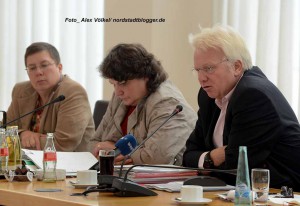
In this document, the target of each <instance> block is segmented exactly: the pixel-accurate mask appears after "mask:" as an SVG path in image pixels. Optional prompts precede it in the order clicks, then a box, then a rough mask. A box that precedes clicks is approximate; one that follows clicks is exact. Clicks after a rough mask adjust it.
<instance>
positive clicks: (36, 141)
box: [20, 131, 47, 150]
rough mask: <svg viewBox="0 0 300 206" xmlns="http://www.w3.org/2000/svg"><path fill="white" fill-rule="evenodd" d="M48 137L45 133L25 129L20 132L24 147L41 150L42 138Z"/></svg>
mask: <svg viewBox="0 0 300 206" xmlns="http://www.w3.org/2000/svg"><path fill="white" fill-rule="evenodd" d="M46 137H47V136H46V135H45V134H40V133H35V132H31V131H23V132H21V134H20V138H21V145H22V147H23V148H28V149H36V150H41V144H40V142H41V141H40V139H41V138H46Z"/></svg>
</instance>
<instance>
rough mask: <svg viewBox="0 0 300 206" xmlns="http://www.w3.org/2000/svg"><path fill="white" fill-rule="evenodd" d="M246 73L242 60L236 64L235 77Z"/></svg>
mask: <svg viewBox="0 0 300 206" xmlns="http://www.w3.org/2000/svg"><path fill="white" fill-rule="evenodd" d="M243 72H244V65H243V62H242V61H241V60H236V61H235V62H234V76H240V75H241V74H242V73H243Z"/></svg>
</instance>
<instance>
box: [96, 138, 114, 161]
mask: <svg viewBox="0 0 300 206" xmlns="http://www.w3.org/2000/svg"><path fill="white" fill-rule="evenodd" d="M102 149H115V143H114V142H110V141H105V142H98V143H97V144H96V145H95V147H94V149H93V155H94V156H95V157H96V158H98V156H99V150H102Z"/></svg>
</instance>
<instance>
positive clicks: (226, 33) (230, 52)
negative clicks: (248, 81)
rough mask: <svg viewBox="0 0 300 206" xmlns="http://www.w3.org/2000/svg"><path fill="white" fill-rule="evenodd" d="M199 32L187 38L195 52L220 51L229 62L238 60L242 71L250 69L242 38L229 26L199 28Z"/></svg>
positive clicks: (249, 60)
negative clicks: (210, 49) (241, 65)
mask: <svg viewBox="0 0 300 206" xmlns="http://www.w3.org/2000/svg"><path fill="white" fill-rule="evenodd" d="M200 30H201V31H200V32H199V33H198V34H195V35H192V34H191V35H190V36H189V42H190V44H191V45H192V46H193V47H194V49H196V50H201V51H206V50H207V49H209V48H212V49H216V50H217V49H220V50H222V51H223V52H224V54H225V56H226V57H227V58H228V60H229V61H235V60H240V61H241V62H242V63H243V69H244V70H247V69H250V68H251V67H252V60H251V56H250V53H249V50H248V48H247V46H246V43H245V41H244V39H243V38H242V36H241V35H240V34H239V33H238V32H237V31H235V30H234V29H233V28H232V27H230V26H221V25H216V26H214V27H212V28H204V29H202V28H200Z"/></svg>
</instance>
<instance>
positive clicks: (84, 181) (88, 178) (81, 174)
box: [76, 170, 98, 185]
mask: <svg viewBox="0 0 300 206" xmlns="http://www.w3.org/2000/svg"><path fill="white" fill-rule="evenodd" d="M76 183H77V184H78V185H96V184H98V181H97V170H82V171H77V182H76Z"/></svg>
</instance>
